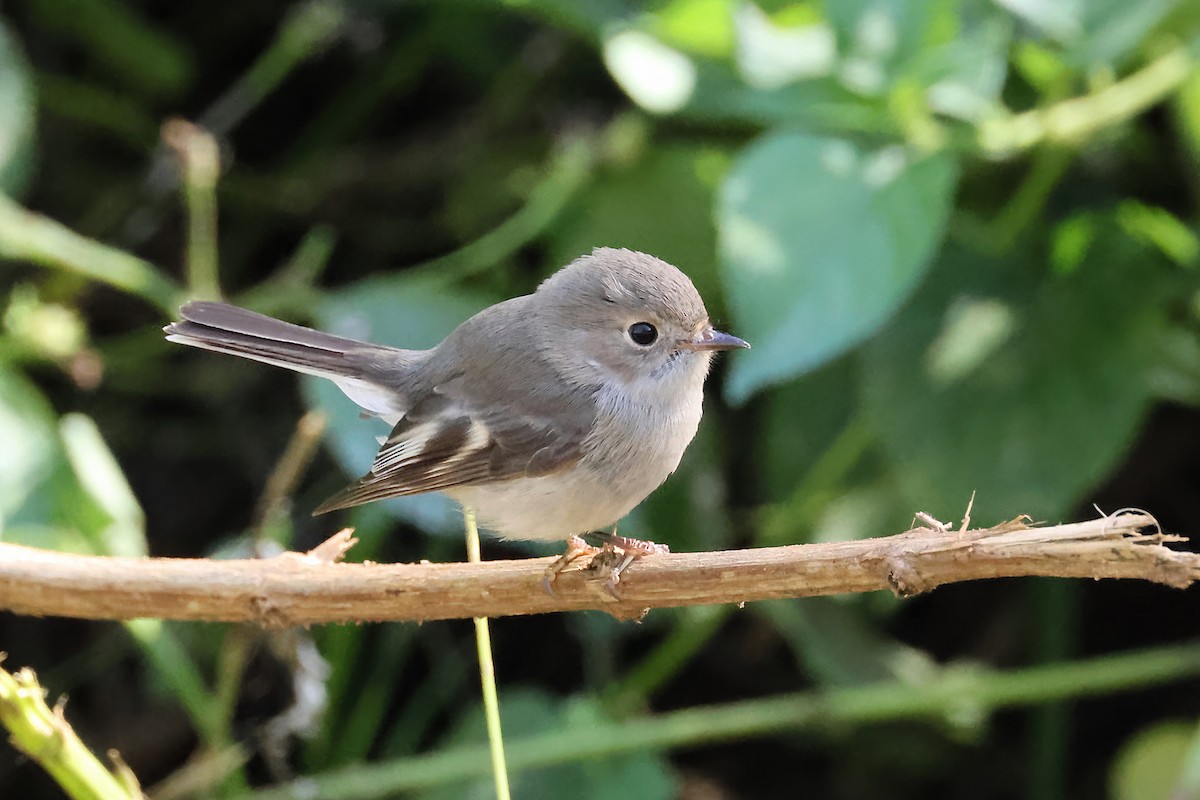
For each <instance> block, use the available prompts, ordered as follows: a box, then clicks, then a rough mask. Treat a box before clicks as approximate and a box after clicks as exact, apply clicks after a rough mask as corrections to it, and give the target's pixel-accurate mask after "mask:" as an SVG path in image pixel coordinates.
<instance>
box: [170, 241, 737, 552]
mask: <svg viewBox="0 0 1200 800" xmlns="http://www.w3.org/2000/svg"><path fill="white" fill-rule="evenodd" d="M180 314H181V315H182V317H183V321H182V322H176V323H173V324H171V325H168V326H167V327H166V328H164V331H165V332H166V334H167V339H168V340H170V341H172V342H180V343H182V344H187V345H191V346H193V347H201V348H204V349H207V350H215V351H217V352H220V353H229V354H232V355H236V356H241V357H243V358H249V359H253V360H255V361H262V362H264V363H267V364H274V365H276V366H281V367H286V368H288V369H291V370H295V371H297V372H304V373H307V374H310V375H319V376H320V377H323V378H328V379H330V380H332V381H333V382H334V383H336V384H337V385H338V386H339V387H340V388H341V389H342V391H343V392H345V393H346V394H347V395H348V396H349V397H350V399H351V400H353V401H354V402H355V403H357V404H358V405H359V406H361V407H362V408H363V409H364V410H366V411H367V412H368V413H370V414H373V415H376V416H379V417H381V418H383V419H384V420H386V421H387V422H388V423H389V424H390V425H392V426H393V428H392V432H391V435H389V436H388V437H387V439H386V440H385V441H384V442H383V444H382V446H381V448H380V450H379V453H378V455H376V457H375V461H374V463H373V464H372V465H371V470H370V472H368V473H367V474H366V475H364V476H363V477H362V478H361V479H360V480H359V481H358V482H357V483H356V484H354V485H353V486H350V487H349V488H347V489H345V490H344V491H342V492H340V493H338V494H336V495H334V496H333V497H331V498H330V499H329V500H326V501H325V502H324V503H322V504H321V505H320V506H319V507H318V508H317V509H316V511H314V512H313V513H314V514H320V513H323V512H326V511H332V510H334V509H338V508H346V507H349V506H355V505H359V504H361V503H366V502H369V501H372V500H379V499H382V498H386V497H396V496H400V495H410V494H419V493H422V492H435V491H438V492H444V493H445V494H447V495H449V496H450V497H452V498H453V499H454V500H456V501H458V502H459V503H461V504H462V505H464V506H468V507H470V508H473V509H474V510H475V512H476V513H477V515H478V517H479V520H480V522H481V523H482V525H483V526H484V527H486V528H488V529H490V530H492V531H493V532H495V533H497V534H499V535H500V536H502V537H505V538H509V539H525V540H563V539H568V541H569V542H571V548H569V549H568V553H567V555H565V556H564V559H566V561H569V560H570V559H571V558H572V557H574V556H572V552H574V553H575V554H576V555H577V554H578V552H579V548H580V547H581V546H582V545H581V542H580V540H579V539H578V538H577V537H578V536H579V535H582V534H585V533H593V532H599V531H601V529H604V528H608V527H611V526H612V525H614V524H615V523H616V522H617V521H618V520H619V519H620V518H621V517H623V516H625V515H626V514H628V513H629V512H630V511H631V510H633V508H634V507H635V506H636V505H638V503H640V502H641V501H642V500H644V499H645V498H646V496H647V495H649V494H650V492H652V491H654V490H655V489H656V488H658V486H659V485H660V484H662V482H663V481H665V480H666V479H667V476H669V475H670V474H671V473H672V472H674V471H675V468H676V467H677V466H678V465H679V460H680V458H681V457H682V456H683V451H684V450H685V449H686V448H687V446H688V443H689V442H691V440H692V437H693V436H695V434H696V429H697V427H698V426H699V424H700V414H701V400H702V393H703V392H702V390H703V386H704V379H705V377H706V376H707V374H708V369H709V364H710V362H711V360H712V355H713V353H714V352H715V351H717V350H728V349H733V348H739V347H749V345H748V344H747V343H746V342H744V341H742V340H741V339H739V338H737V337H736V336H731V335H730V334H727V333H722V332H721V331H718V330H714V329H713V327H712V325H711V324H710V322H709V319H708V312H707V311H706V310H705V308H704V302H703V301H702V300H701V299H700V295H699V294H698V293H697V292H696V288H695V287H694V286H693V285H692V282H691V281H690V280H689V279H688V277H687V276H686V275H684V274H683V273H682V272H680V271H679V270H678V269H676V268H675V267H673V266H671V265H670V264H668V263H666V262H665V261H661V260H660V259H657V258H654V257H653V256H649V255H646V254H645V253H638V252H633V251H630V250H616V249H610V248H598V249H596V250H594V251H593V252H592V253H591V254H590V255H586V256H583V257H581V258H578V259H576V260H575V261H573V262H572V263H571V264H569V265H567V266H566V267H563V268H562V269H561V270H559V271H558V272H556V273H555V274H554V275H552V276H550V277H549V278H547V279H546V280H545V281H543V282H542V284H541V285H540V286H539V287H538V289H537V291H536V292H534V293H533V294H529V295H525V296H522V297H515V298H513V299H511V300H506V301H504V302H502V303H497V304H496V305H493V306H490V307H489V308H486V309H484V310H483V311H480V312H479V313H478V314H476V315H475V316H473V317H471V318H470V319H468V320H467V321H466V322H464V323H462V324H461V325H459V326H458V328H456V329H455V330H454V332H453V333H451V334H450V335H449V336H447V337H446V339H445V340H443V341H442V342H441V343H440V344H439V345H437V346H436V347H434V348H432V349H430V350H402V349H398V348H394V347H387V346H384V345H377V344H368V343H366V342H359V341H355V340H353V339H346V338H343V337H340V336H334V335H332V334H328V333H321V332H318V331H314V330H311V329H309V328H304V327H301V326H299V325H293V324H291V323H287V322H282V321H280V320H277V319H272V318H271V317H266V316H263V315H261V314H256V313H254V312H251V311H246V310H244V309H241V308H236V307H234V306H230V305H226V304H223V303H206V302H195V303H188V304H187V305H185V306H183V308H181V309H180ZM609 541H613V542H615V543H616V544H617V545H618V546H620V547H621V548H623V549H624V550H625V552H626V553H629V554H632V556H633V557H636V556H637V555H639V554H641V553H645V552H657V551H658V548H656V547H655V546H654V545H653V544H652V543H647V542H639V541H638V540H634V539H627V538H625V537H615V538H612V537H610V539H609ZM639 546H640V547H639ZM588 549H589V550H590V548H588ZM566 561H564V564H565V563H566ZM626 565H627V562H626ZM618 574H619V570H618Z"/></svg>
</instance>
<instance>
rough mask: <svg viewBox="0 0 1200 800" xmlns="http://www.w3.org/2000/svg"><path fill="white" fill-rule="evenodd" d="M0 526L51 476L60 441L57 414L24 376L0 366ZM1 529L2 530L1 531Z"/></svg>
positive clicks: (2, 365)
mask: <svg viewBox="0 0 1200 800" xmlns="http://www.w3.org/2000/svg"><path fill="white" fill-rule="evenodd" d="M0 442H3V443H4V456H3V458H0V525H3V523H4V521H5V520H6V519H7V518H8V517H9V516H10V515H12V514H13V512H15V511H16V510H17V509H19V508H20V507H21V506H22V505H23V504H24V503H25V501H26V499H28V498H29V496H30V495H31V494H32V493H33V492H34V490H35V488H36V487H37V486H38V485H39V484H41V483H42V482H43V481H44V480H45V479H46V478H47V477H48V476H49V474H50V472H51V468H52V465H53V462H54V457H55V454H56V452H57V448H58V442H57V437H56V435H55V431H54V412H53V410H52V409H51V408H50V405H49V403H47V402H46V400H45V398H44V397H42V394H41V393H40V392H39V391H38V390H37V389H35V388H34V387H33V386H32V385H31V384H30V383H29V382H28V381H26V380H25V378H24V377H22V376H21V375H19V374H17V373H16V372H13V371H12V370H10V369H8V368H7V367H6V366H5V365H4V364H3V363H0ZM0 530H2V528H0Z"/></svg>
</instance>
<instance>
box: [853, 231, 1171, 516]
mask: <svg viewBox="0 0 1200 800" xmlns="http://www.w3.org/2000/svg"><path fill="white" fill-rule="evenodd" d="M1101 235H1102V236H1103V235H1104V234H1101ZM1092 252H1093V256H1092V258H1091V261H1090V263H1086V264H1084V265H1083V266H1081V267H1080V268H1079V269H1078V270H1076V271H1075V272H1074V273H1072V274H1071V275H1070V276H1066V277H1064V278H1061V279H1059V280H1053V281H1048V282H1042V281H1040V278H1041V275H1040V274H1039V273H1038V272H1037V271H1036V270H1035V269H1033V268H1031V267H1029V266H1027V264H1029V263H1030V262H1031V261H1032V262H1034V263H1036V261H1035V259H1032V258H1031V257H1030V256H1029V255H1028V254H1020V255H1017V256H1014V257H1013V259H1012V260H1010V261H1003V262H1000V261H989V260H987V259H985V258H983V257H981V256H977V255H974V254H971V253H967V252H964V251H962V250H958V249H951V250H949V251H948V252H947V253H945V254H944V255H943V257H942V258H941V261H940V263H939V265H938V269H937V270H936V271H935V272H934V273H933V275H932V276H931V279H930V280H929V281H928V282H927V284H926V288H925V289H924V291H922V292H921V294H920V295H919V296H918V297H917V298H916V299H915V300H914V302H913V303H911V304H910V305H909V306H908V307H907V308H906V309H905V310H904V312H903V313H902V314H900V315H898V316H897V317H896V319H895V321H894V322H893V324H892V325H891V326H890V327H889V328H888V329H887V330H886V331H884V332H883V334H882V335H880V336H877V337H875V339H874V340H872V342H871V343H870V344H869V345H868V346H867V347H866V348H865V349H864V358H863V360H862V371H861V381H862V388H863V397H864V402H865V405H864V409H865V411H866V413H867V414H868V417H869V420H870V424H871V425H872V426H873V427H874V429H875V430H876V431H877V433H878V434H879V436H880V437H881V439H882V441H883V444H884V448H885V450H886V453H887V455H888V457H889V458H890V460H891V462H892V464H893V465H894V473H895V475H896V478H897V480H898V481H899V483H900V486H901V487H902V489H903V491H904V492H905V494H906V496H907V500H908V502H909V503H910V504H911V506H912V508H914V509H919V510H923V511H927V512H930V513H932V514H934V516H937V517H939V518H941V519H947V518H950V519H953V518H957V517H958V516H960V515H961V514H962V512H963V510H964V508H965V507H966V504H967V501H968V499H969V498H970V497H971V493H972V492H976V491H977V492H978V494H977V496H976V501H975V510H974V518H975V519H977V520H980V521H982V522H985V523H987V524H990V523H993V522H998V521H1000V520H1002V519H1009V518H1011V517H1013V516H1015V515H1017V514H1030V515H1032V516H1034V517H1035V518H1036V519H1046V520H1055V519H1058V518H1060V515H1062V514H1063V513H1065V512H1066V511H1067V508H1068V506H1069V505H1070V504H1071V503H1073V502H1076V501H1077V500H1079V499H1081V498H1080V495H1081V494H1082V493H1083V492H1084V490H1086V489H1087V488H1088V487H1089V486H1092V485H1093V484H1094V483H1095V482H1096V481H1097V480H1099V479H1100V478H1102V477H1103V476H1104V475H1106V474H1107V473H1108V471H1109V470H1110V469H1112V467H1113V466H1114V465H1115V463H1116V461H1117V459H1118V458H1119V457H1120V456H1121V455H1122V454H1123V453H1124V452H1125V450H1126V448H1127V447H1128V446H1129V443H1130V441H1131V438H1132V436H1133V434H1134V432H1135V431H1136V430H1137V427H1138V425H1139V423H1140V421H1141V419H1142V415H1143V413H1144V412H1145V410H1146V407H1147V404H1148V403H1149V401H1150V399H1151V397H1150V391H1151V390H1150V387H1149V384H1148V382H1147V380H1146V376H1147V373H1148V371H1149V370H1151V369H1152V368H1153V367H1154V365H1155V364H1156V363H1157V362H1158V360H1159V358H1160V356H1159V355H1158V352H1159V350H1160V349H1161V347H1162V343H1163V339H1164V333H1165V330H1166V326H1165V320H1164V309H1163V302H1162V297H1163V296H1164V293H1165V291H1166V289H1167V287H1168V286H1169V285H1170V284H1169V280H1170V271H1169V270H1167V269H1165V268H1163V266H1162V264H1161V262H1156V261H1155V260H1154V259H1153V257H1152V256H1151V254H1149V253H1148V252H1147V251H1146V250H1144V249H1142V248H1140V247H1138V246H1136V245H1135V244H1133V243H1132V242H1130V241H1129V240H1128V239H1125V238H1118V237H1116V236H1111V235H1110V236H1109V237H1108V238H1107V240H1106V241H1103V242H1102V243H1098V244H1097V246H1096V247H1095V248H1094V249H1093V251H1092ZM980 304H986V305H987V306H988V307H991V308H1004V309H1006V311H1005V314H1006V318H1007V317H1009V316H1010V317H1011V319H1010V320H1009V322H1008V323H1006V325H1011V326H1012V329H1011V333H1010V334H1006V336H1005V338H1004V339H1003V340H1002V341H997V340H995V339H994V338H992V336H991V334H984V335H982V338H981V334H980V329H979V328H978V327H977V326H965V327H964V326H962V325H961V324H956V323H961V322H962V321H963V320H964V319H967V317H964V316H963V315H962V313H960V312H961V309H962V308H963V307H964V306H965V305H975V306H979V305H980ZM950 348H957V349H958V350H959V353H958V355H956V356H955V359H956V361H955V366H954V368H953V369H952V370H948V371H947V370H944V369H943V370H941V371H940V372H939V370H938V368H937V365H938V363H939V353H942V352H945V351H946V350H947V349H950Z"/></svg>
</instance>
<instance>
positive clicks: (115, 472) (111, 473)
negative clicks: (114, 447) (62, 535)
mask: <svg viewBox="0 0 1200 800" xmlns="http://www.w3.org/2000/svg"><path fill="white" fill-rule="evenodd" d="M59 431H60V433H61V435H62V442H63V446H64V447H65V449H66V455H67V459H68V460H69V461H70V463H71V468H72V470H73V472H74V474H75V479H76V480H77V481H78V482H79V486H80V488H81V489H82V490H83V492H84V493H85V494H86V495H87V496H88V497H89V498H90V499H91V501H92V502H93V503H94V504H95V505H96V507H97V508H98V509H100V510H101V511H103V512H104V520H103V522H102V523H101V524H99V525H97V526H96V527H95V528H94V529H93V530H88V531H87V534H88V536H89V538H90V540H91V541H92V543H93V546H94V547H95V550H96V552H98V553H99V554H101V555H106V556H125V557H128V558H140V557H143V556H145V555H146V553H147V552H148V548H147V545H146V521H145V517H144V515H143V514H142V507H141V505H140V504H139V503H138V501H137V498H136V497H134V495H133V489H132V488H131V487H130V486H129V482H128V481H127V480H126V479H125V473H124V472H122V471H121V466H120V464H118V463H117V459H116V457H115V456H113V454H112V451H111V450H109V449H108V445H107V444H106V443H105V441H104V438H103V437H102V436H101V435H100V430H99V428H97V427H96V423H95V422H93V421H92V419H91V418H90V417H85V416H84V415H83V414H67V415H66V416H64V417H63V418H62V421H61V422H60V424H59Z"/></svg>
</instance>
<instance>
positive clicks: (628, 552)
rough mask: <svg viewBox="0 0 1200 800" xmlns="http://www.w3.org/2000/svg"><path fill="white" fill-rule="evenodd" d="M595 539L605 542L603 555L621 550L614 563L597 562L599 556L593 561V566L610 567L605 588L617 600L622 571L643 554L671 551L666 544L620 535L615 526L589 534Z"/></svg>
mask: <svg viewBox="0 0 1200 800" xmlns="http://www.w3.org/2000/svg"><path fill="white" fill-rule="evenodd" d="M588 535H589V536H591V537H592V538H594V539H598V540H600V541H602V542H604V548H603V550H601V553H600V554H601V555H604V554H605V553H610V554H612V555H614V556H616V555H617V551H620V560H618V561H616V562H615V563H612V562H611V561H606V563H605V564H597V563H596V561H599V560H600V559H599V558H597V559H596V560H595V561H593V566H601V567H603V566H607V567H608V569H609V573H608V580H607V581H605V583H604V588H605V589H607V590H608V593H609V594H611V595H612V596H613V597H615V598H616V599H617V600H620V599H621V595H620V594H618V593H617V584H618V583H620V582H621V573H623V572H624V571H625V570H626V569H628V567H629V565H630V564H632V563H633V562H634V561H637V560H638V559H639V558H641V557H642V556H656V555H664V554H666V553H669V552H671V548H670V547H667V546H666V545H665V544H658V543H657V542H651V541H647V540H645V539H634V538H633V537H631V536H620V535H618V534H617V529H616V528H615V527H614V528H613V529H612V532H611V533H602V532H600V531H594V532H592V533H590V534H588Z"/></svg>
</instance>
